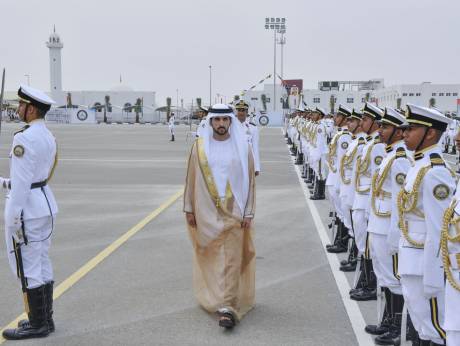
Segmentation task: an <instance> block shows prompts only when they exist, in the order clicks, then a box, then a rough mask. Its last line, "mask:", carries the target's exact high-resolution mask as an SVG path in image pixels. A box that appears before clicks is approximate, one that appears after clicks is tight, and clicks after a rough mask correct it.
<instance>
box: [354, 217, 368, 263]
mask: <svg viewBox="0 0 460 346" xmlns="http://www.w3.org/2000/svg"><path fill="white" fill-rule="evenodd" d="M353 229H354V231H355V242H356V247H357V248H358V251H359V254H360V255H362V254H364V253H365V252H366V250H367V249H368V246H367V245H368V244H367V241H368V239H367V218H366V211H365V210H364V209H355V210H353ZM366 257H368V258H369V257H370V255H366Z"/></svg>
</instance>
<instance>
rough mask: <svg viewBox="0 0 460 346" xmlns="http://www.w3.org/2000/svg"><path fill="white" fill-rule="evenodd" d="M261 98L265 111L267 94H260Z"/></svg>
mask: <svg viewBox="0 0 460 346" xmlns="http://www.w3.org/2000/svg"><path fill="white" fill-rule="evenodd" d="M260 99H261V100H262V107H263V108H264V111H265V112H266V111H267V95H265V94H262V95H261V96H260Z"/></svg>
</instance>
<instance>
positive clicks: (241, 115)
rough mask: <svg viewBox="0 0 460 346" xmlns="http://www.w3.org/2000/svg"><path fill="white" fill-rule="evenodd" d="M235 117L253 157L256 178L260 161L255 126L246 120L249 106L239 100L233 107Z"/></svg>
mask: <svg viewBox="0 0 460 346" xmlns="http://www.w3.org/2000/svg"><path fill="white" fill-rule="evenodd" d="M235 109H236V117H237V118H238V120H239V121H240V123H241V125H242V127H243V130H244V132H245V133H246V137H247V139H248V142H249V144H250V145H251V147H252V153H253V155H254V165H255V170H256V177H257V176H258V175H259V174H260V159H259V130H258V129H257V125H256V124H254V123H253V122H251V121H250V119H249V118H248V109H249V104H247V103H246V102H245V101H243V100H241V101H239V102H238V103H237V104H236V105H235Z"/></svg>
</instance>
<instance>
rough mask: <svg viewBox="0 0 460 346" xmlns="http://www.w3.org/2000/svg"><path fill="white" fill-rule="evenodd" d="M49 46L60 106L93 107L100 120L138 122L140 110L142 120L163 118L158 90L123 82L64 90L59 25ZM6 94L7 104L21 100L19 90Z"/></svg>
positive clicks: (53, 86)
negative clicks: (128, 84)
mask: <svg viewBox="0 0 460 346" xmlns="http://www.w3.org/2000/svg"><path fill="white" fill-rule="evenodd" d="M46 46H47V47H48V49H49V67H50V91H49V95H50V96H51V98H52V99H53V100H54V101H56V107H57V108H65V107H68V108H70V109H74V111H72V113H75V112H78V109H81V110H86V112H89V113H91V111H89V110H91V109H92V110H93V111H94V112H95V113H96V116H95V118H96V119H97V121H102V120H107V121H109V122H132V121H135V119H136V115H135V114H134V113H135V111H136V110H137V113H138V114H139V113H141V117H140V119H139V121H140V122H157V121H159V114H158V112H155V109H156V108H157V105H156V100H155V91H139V90H135V89H133V88H131V87H129V86H126V85H123V84H122V83H121V82H120V84H119V85H116V86H114V87H113V88H111V89H110V90H94V91H92V90H91V91H90V90H74V91H65V90H63V87H62V59H61V51H62V49H63V48H64V43H63V41H62V39H61V38H60V36H59V35H58V34H57V33H56V29H55V28H54V30H53V32H52V33H51V35H50V36H49V39H48V41H47V42H46ZM5 96H6V97H5V100H6V102H7V103H9V104H14V103H15V101H16V99H17V92H16V91H10V92H7V93H6V94H5ZM136 104H137V105H140V107H141V111H140V112H139V106H138V107H136V108H133V106H135V105H136ZM75 110H76V111H75ZM63 112H64V111H62V112H61V113H63ZM5 113H6V112H5ZM58 113H59V112H58ZM102 113H103V114H104V115H102ZM4 116H6V114H4ZM138 117H139V116H138ZM61 118H63V117H61ZM93 118H94V117H93Z"/></svg>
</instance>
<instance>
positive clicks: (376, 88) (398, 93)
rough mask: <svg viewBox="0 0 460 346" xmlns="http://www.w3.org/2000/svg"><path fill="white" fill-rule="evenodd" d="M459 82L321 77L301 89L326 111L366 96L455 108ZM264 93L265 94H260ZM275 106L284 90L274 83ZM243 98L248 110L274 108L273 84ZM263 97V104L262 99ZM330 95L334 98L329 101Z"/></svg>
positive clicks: (380, 101)
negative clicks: (313, 86)
mask: <svg viewBox="0 0 460 346" xmlns="http://www.w3.org/2000/svg"><path fill="white" fill-rule="evenodd" d="M459 92H460V84H433V83H429V82H425V83H421V84H401V85H395V86H390V87H385V86H384V80H383V79H372V80H369V81H320V82H319V83H318V89H304V90H303V91H302V93H303V100H304V101H305V103H306V104H307V105H308V107H310V108H315V107H321V108H324V109H326V110H328V111H330V110H331V106H332V104H333V105H334V108H335V110H337V107H338V105H339V104H343V105H345V106H347V107H348V108H356V109H361V108H362V107H363V103H364V102H365V101H366V100H369V101H370V102H372V103H374V104H376V105H378V106H379V107H385V106H388V107H393V108H398V107H405V105H406V104H407V103H414V104H417V105H421V106H426V107H428V106H433V105H434V107H436V108H438V109H439V110H441V111H443V112H457V103H458V102H457V100H459ZM262 95H265V96H262ZM276 95H277V97H276V98H277V104H276V110H277V111H281V110H282V107H283V98H285V97H286V91H285V90H284V88H283V87H282V86H281V85H277V86H276ZM244 99H245V100H246V101H247V102H249V103H250V104H251V111H253V112H256V113H257V112H258V111H261V110H262V111H263V110H265V109H266V110H268V111H272V110H273V84H264V85H263V90H251V91H248V92H247V93H246V94H245V96H244ZM263 99H265V107H264V104H263V102H262V100H263ZM332 99H333V101H331V100H332Z"/></svg>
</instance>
